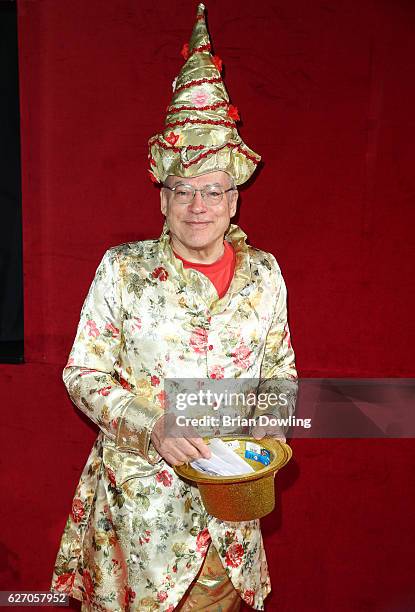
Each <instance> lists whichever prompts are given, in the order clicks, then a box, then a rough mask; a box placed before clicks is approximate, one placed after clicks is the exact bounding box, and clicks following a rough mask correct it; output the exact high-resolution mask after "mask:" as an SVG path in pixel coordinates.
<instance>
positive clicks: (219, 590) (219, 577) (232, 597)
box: [175, 544, 242, 612]
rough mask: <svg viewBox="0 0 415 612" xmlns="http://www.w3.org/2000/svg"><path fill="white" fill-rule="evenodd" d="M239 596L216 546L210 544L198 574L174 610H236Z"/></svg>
mask: <svg viewBox="0 0 415 612" xmlns="http://www.w3.org/2000/svg"><path fill="white" fill-rule="evenodd" d="M241 602H242V600H241V598H240V596H239V594H238V592H237V591H235V589H234V587H233V585H232V582H231V581H230V580H229V578H228V575H227V574H226V571H225V570H224V568H223V565H222V563H221V560H220V558H219V555H218V553H217V551H216V548H215V547H214V546H213V545H212V544H210V546H209V549H208V552H207V555H206V557H205V561H204V563H203V566H202V569H201V571H200V574H199V575H198V576H197V577H196V578H195V580H194V581H193V582H192V584H191V585H190V588H189V590H188V591H187V592H186V593H185V594H184V596H183V598H182V599H181V600H180V603H179V605H178V606H177V607H176V608H175V612H176V611H177V612H179V611H180V612H209V611H210V612H212V611H213V610H226V612H238V611H239V610H240V609H241Z"/></svg>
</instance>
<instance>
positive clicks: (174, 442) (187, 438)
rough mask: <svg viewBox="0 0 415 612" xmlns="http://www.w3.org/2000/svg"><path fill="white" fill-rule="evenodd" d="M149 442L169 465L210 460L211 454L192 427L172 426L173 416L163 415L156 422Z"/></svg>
mask: <svg viewBox="0 0 415 612" xmlns="http://www.w3.org/2000/svg"><path fill="white" fill-rule="evenodd" d="M171 417H173V419H172V418H171ZM151 441H152V443H153V446H154V448H155V449H156V451H157V452H158V454H159V455H161V456H162V457H163V459H165V460H166V461H167V463H169V464H170V465H183V464H184V463H189V462H190V461H193V460H194V459H201V458H204V459H210V457H211V454H212V453H211V451H210V448H209V447H208V445H207V444H205V443H204V442H203V440H202V438H201V437H200V436H199V435H198V434H197V432H196V431H195V430H194V429H193V427H186V428H185V427H180V428H178V427H177V426H174V415H163V416H162V417H160V418H159V419H158V420H157V421H156V423H155V425H154V427H153V431H152V432H151Z"/></svg>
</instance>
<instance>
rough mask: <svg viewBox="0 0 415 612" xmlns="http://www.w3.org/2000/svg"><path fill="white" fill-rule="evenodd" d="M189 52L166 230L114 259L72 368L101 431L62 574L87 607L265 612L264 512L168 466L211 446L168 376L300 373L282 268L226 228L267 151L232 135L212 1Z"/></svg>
mask: <svg viewBox="0 0 415 612" xmlns="http://www.w3.org/2000/svg"><path fill="white" fill-rule="evenodd" d="M184 55H185V56H186V57H185V58H186V60H187V61H186V63H185V65H184V66H183V68H182V70H181V72H180V75H179V77H178V79H177V80H176V82H175V83H174V94H173V100H172V103H171V105H170V107H169V109H168V114H167V118H166V123H165V129H164V131H163V133H161V134H157V135H156V136H154V137H153V138H151V139H150V141H149V147H150V154H149V158H150V165H151V175H152V177H153V179H154V180H156V181H157V182H160V183H162V188H161V210H162V212H163V214H164V215H165V218H166V222H165V225H164V228H163V232H162V235H161V237H160V238H159V239H158V240H146V241H142V242H133V243H127V244H123V245H120V246H118V247H113V248H111V249H109V250H108V251H107V252H106V253H105V255H104V257H103V259H102V261H101V263H100V265H99V267H98V269H97V272H96V275H95V278H94V281H93V283H92V285H91V288H90V290H89V293H88V296H87V298H86V300H85V303H84V306H83V308H82V312H81V319H80V322H79V325H78V330H77V335H76V339H75V342H74V345H73V347H72V350H71V353H70V357H69V360H68V363H67V366H66V367H65V370H64V374H63V378H64V381H65V384H66V386H67V388H68V391H69V394H70V396H71V398H72V400H73V401H74V403H75V404H76V405H77V406H78V407H79V408H80V409H81V410H83V411H84V412H85V413H86V414H87V415H88V416H89V417H90V418H91V419H92V420H93V421H94V422H95V423H96V424H97V425H98V426H99V428H100V433H99V435H98V437H97V440H96V442H95V444H94V447H93V449H92V451H91V454H90V456H89V458H88V460H87V463H86V465H85V468H84V470H83V473H82V475H81V478H80V481H79V484H78V487H77V489H76V492H75V496H74V500H73V504H72V511H71V513H70V516H69V517H68V521H67V523H66V526H65V531H64V534H63V536H62V541H61V545H60V548H59V551H58V555H57V559H56V565H55V571H54V576H53V580H52V590H54V591H60V592H66V593H69V594H70V595H72V596H73V597H75V598H77V599H80V600H82V601H83V609H85V610H101V611H102V612H104V611H111V612H115V611H117V612H118V611H121V610H130V611H137V612H145V611H147V610H161V611H167V612H172V611H173V610H175V609H178V610H182V611H185V612H187V611H188V610H200V609H222V610H229V611H232V610H238V609H239V608H240V604H241V602H242V600H244V601H245V602H246V603H247V604H248V605H250V606H251V607H253V608H254V609H256V610H263V609H264V599H265V597H266V596H267V594H268V592H269V591H270V581H269V575H268V569H267V563H266V558H265V551H264V547H263V543H262V537H261V531H260V525H259V521H258V520H254V521H245V522H240V523H229V522H224V521H221V520H219V519H216V518H214V517H213V516H211V515H208V514H207V512H206V510H205V508H204V506H203V503H202V501H201V498H200V495H199V492H198V489H197V487H194V486H192V485H190V484H189V483H187V482H185V481H183V480H181V479H180V478H179V477H178V476H177V475H176V473H175V471H174V469H173V468H172V466H174V465H180V464H182V463H185V462H188V461H190V460H192V459H194V458H199V457H205V458H207V457H209V454H210V452H209V448H208V446H207V445H206V444H205V443H204V442H203V440H202V439H201V438H200V437H198V436H197V435H195V434H191V435H189V434H186V433H185V432H184V433H183V436H180V437H172V436H169V435H167V434H166V429H165V427H164V424H165V419H166V416H165V404H166V394H165V390H164V381H165V380H166V379H170V378H181V377H186V378H205V379H215V378H217V379H222V378H223V379H227V378H228V379H238V378H250V379H265V381H268V382H269V384H274V383H275V381H278V380H282V379H288V380H291V381H295V379H296V370H295V364H294V353H293V350H292V347H291V343H290V336H289V329H288V324H287V313H286V289H285V284H284V281H283V278H282V275H281V271H280V269H279V267H278V264H277V262H276V260H275V258H274V257H273V256H272V255H271V254H269V253H265V252H263V251H260V250H258V249H254V248H253V247H250V246H248V245H247V243H246V235H245V234H244V232H242V230H241V229H240V228H239V227H237V226H235V225H232V224H230V220H231V218H232V217H233V216H234V215H235V212H236V206H237V199H238V192H237V189H236V185H238V184H242V183H243V182H245V181H246V180H247V179H248V178H249V177H250V176H251V174H252V173H253V171H254V169H255V167H256V165H257V163H258V161H259V156H258V155H256V154H255V153H254V152H253V151H251V150H250V149H248V147H247V146H246V145H245V144H244V143H243V142H242V140H241V139H240V137H239V134H238V132H237V130H236V127H235V120H236V117H237V111H236V109H235V108H234V107H232V106H231V105H230V104H229V98H228V96H227V93H226V90H225V88H224V85H223V82H222V79H221V76H220V66H221V62H220V60H219V58H217V57H216V56H215V57H212V56H211V54H210V41H209V37H208V34H207V29H206V24H205V19H204V7H203V5H199V7H198V12H197V21H196V25H195V27H194V30H193V34H192V38H191V40H190V44H189V46H188V48H185V50H184ZM270 381H271V382H270ZM290 410H292V404H289V405H288V407H287V411H290ZM266 433H272V434H273V435H274V434H275V430H273V431H272V432H270V431H268V430H267V429H266V428H265V429H262V430H258V429H257V430H256V431H255V435H256V436H257V437H258V438H260V437H262V436H263V435H265V434H266ZM277 435H281V434H280V433H279V432H277Z"/></svg>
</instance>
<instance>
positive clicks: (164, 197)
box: [161, 171, 238, 250]
mask: <svg viewBox="0 0 415 612" xmlns="http://www.w3.org/2000/svg"><path fill="white" fill-rule="evenodd" d="M179 184H181V185H191V186H192V187H195V188H197V189H201V188H204V187H206V186H208V185H209V186H210V185H215V186H216V187H218V188H219V190H220V191H226V190H227V189H229V188H230V187H231V186H232V181H231V179H230V177H229V175H228V174H226V172H222V171H217V172H209V173H208V174H203V175H201V176H196V177H193V178H183V177H180V176H169V177H168V178H167V179H166V185H168V186H169V187H175V186H176V185H179ZM237 200H238V192H237V190H233V191H228V192H227V193H224V194H223V197H222V200H221V202H220V203H219V204H215V205H213V206H210V205H209V204H207V203H206V202H205V201H204V200H203V198H202V196H201V194H200V192H199V191H196V194H195V197H194V199H193V200H192V201H191V202H190V203H189V204H180V203H178V202H177V199H176V197H175V192H174V191H170V190H169V189H166V188H162V190H161V212H162V213H163V215H165V217H166V220H167V222H168V226H169V229H170V235H171V237H172V241H173V245H174V243H176V244H177V242H179V243H180V244H181V245H183V247H184V248H185V249H191V250H203V249H209V248H212V247H214V246H215V245H217V244H219V242H222V240H223V236H224V234H225V232H226V230H227V229H228V226H229V223H230V219H231V218H232V217H233V216H234V214H235V213H236V203H237Z"/></svg>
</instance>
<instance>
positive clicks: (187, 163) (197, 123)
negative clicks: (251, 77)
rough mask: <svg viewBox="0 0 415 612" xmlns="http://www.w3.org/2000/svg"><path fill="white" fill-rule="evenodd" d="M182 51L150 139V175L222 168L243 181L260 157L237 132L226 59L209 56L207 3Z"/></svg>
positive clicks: (158, 177) (157, 178)
mask: <svg viewBox="0 0 415 612" xmlns="http://www.w3.org/2000/svg"><path fill="white" fill-rule="evenodd" d="M183 55H184V57H185V59H186V62H185V64H184V65H183V66H182V69H181V70H180V73H179V75H178V76H177V78H176V79H175V80H174V82H173V96H172V99H171V102H170V105H169V107H168V108H167V115H166V120H165V124H164V129H163V130H162V131H161V132H160V133H158V134H155V135H154V136H152V137H151V138H150V140H149V141H148V145H149V154H148V157H149V162H150V169H149V172H150V177H151V179H152V180H153V181H155V182H164V181H165V180H166V178H167V177H168V176H169V175H173V176H182V177H193V176H200V175H201V174H206V173H207V172H215V171H218V170H221V171H223V172H227V173H228V174H230V175H231V176H232V178H233V179H234V181H235V183H236V184H237V185H242V183H245V182H246V181H247V180H248V179H249V178H250V177H251V176H252V174H253V173H254V172H255V170H256V168H257V167H258V164H259V162H260V160H261V157H260V156H259V155H258V154H257V153H255V152H254V151H253V150H252V149H250V148H249V147H248V146H247V145H246V144H245V143H244V141H243V140H242V138H241V137H240V135H239V132H238V129H237V127H236V122H237V121H239V113H238V109H237V108H236V107H235V106H233V105H232V104H230V103H229V95H228V92H227V91H226V88H225V84H224V82H223V79H222V76H221V70H222V60H220V59H219V58H218V57H217V56H212V55H211V43H210V37H209V34H208V31H207V27H206V21H205V7H204V6H203V4H199V6H198V8H197V15H196V23H195V25H194V28H193V32H192V36H191V39H190V42H189V45H188V49H187V51H185V52H184V54H183Z"/></svg>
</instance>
